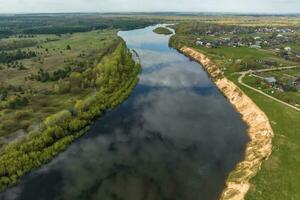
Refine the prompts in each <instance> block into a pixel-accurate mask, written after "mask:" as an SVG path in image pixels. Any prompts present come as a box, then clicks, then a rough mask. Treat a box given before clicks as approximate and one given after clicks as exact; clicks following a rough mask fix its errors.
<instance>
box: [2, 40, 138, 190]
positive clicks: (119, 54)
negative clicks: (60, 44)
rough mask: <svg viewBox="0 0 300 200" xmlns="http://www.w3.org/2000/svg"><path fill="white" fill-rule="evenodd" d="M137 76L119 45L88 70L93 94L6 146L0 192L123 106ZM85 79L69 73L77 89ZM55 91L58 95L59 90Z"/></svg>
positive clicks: (134, 65) (85, 75)
mask: <svg viewBox="0 0 300 200" xmlns="http://www.w3.org/2000/svg"><path fill="white" fill-rule="evenodd" d="M139 72H140V65H139V64H136V63H134V61H133V60H132V58H131V53H130V52H129V50H128V49H127V48H126V45H125V43H124V42H122V41H120V42H119V45H118V46H117V47H116V49H115V51H114V52H113V53H112V54H111V55H109V56H105V57H104V58H103V59H102V61H101V63H99V64H98V65H97V66H96V67H94V68H93V69H92V73H93V74H94V76H92V77H93V78H94V79H97V80H99V81H98V84H97V85H98V86H99V89H98V91H97V92H96V93H94V94H91V95H90V96H88V97H86V98H85V99H83V100H78V101H77V102H76V104H75V105H74V108H72V109H71V110H70V111H69V110H63V111H60V112H58V113H56V114H54V115H51V116H49V117H47V118H46V119H45V120H44V121H43V122H42V123H41V125H40V128H39V131H33V132H32V133H30V137H28V138H26V139H24V140H22V141H19V142H17V143H14V144H10V145H9V146H7V147H6V148H5V149H4V150H3V151H2V152H1V154H0V190H1V191H3V190H5V189H6V188H7V187H8V186H11V185H14V184H16V183H17V181H18V179H19V178H20V177H21V176H23V175H24V174H26V173H27V172H29V171H30V170H32V169H34V168H37V167H40V166H41V165H42V164H44V163H47V162H49V161H50V160H51V159H52V158H53V157H54V156H55V155H57V154H58V153H59V152H61V151H63V150H65V149H66V148H67V146H68V145H69V144H70V143H71V142H72V141H73V140H74V139H76V138H78V137H80V136H82V135H83V134H84V133H85V132H86V130H87V128H88V125H89V124H91V123H92V121H93V119H95V118H97V117H99V116H101V114H102V113H103V112H104V111H105V110H106V109H113V108H114V107H116V106H117V105H118V104H120V103H121V102H123V101H124V100H125V99H126V98H127V97H128V96H129V94H130V93H131V91H132V89H133V88H134V87H135V85H136V84H137V82H138V78H137V75H138V73H139ZM88 77H89V78H90V73H79V72H73V73H72V74H71V75H70V79H69V81H70V82H72V84H78V85H80V84H81V82H82V81H83V80H85V79H86V78H88ZM99 77H101V79H99ZM76 81H78V83H76ZM90 81H91V82H93V81H95V80H90ZM55 87H56V86H55ZM57 87H58V88H57V90H58V91H59V90H60V88H59V87H60V86H57Z"/></svg>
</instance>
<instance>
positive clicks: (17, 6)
mask: <svg viewBox="0 0 300 200" xmlns="http://www.w3.org/2000/svg"><path fill="white" fill-rule="evenodd" d="M0 4H1V6H0V12H1V13H11V12H117V11H122V12H128V11H149V12H151V11H194V12H195V11H199V12H201V11H213V12H214V11H216V12H268V13H274V12H276V13H299V12H300V1H299V0H252V1H248V0H211V1H207V0H164V1H163V0H0Z"/></svg>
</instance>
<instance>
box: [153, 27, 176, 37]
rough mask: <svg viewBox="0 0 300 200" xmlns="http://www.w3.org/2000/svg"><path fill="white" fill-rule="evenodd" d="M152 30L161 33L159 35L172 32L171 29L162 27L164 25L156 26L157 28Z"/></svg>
mask: <svg viewBox="0 0 300 200" xmlns="http://www.w3.org/2000/svg"><path fill="white" fill-rule="evenodd" d="M153 32H154V33H157V34H161V35H171V34H172V31H170V30H169V29H167V28H164V27H158V28H156V29H154V30H153Z"/></svg>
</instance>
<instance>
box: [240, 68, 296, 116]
mask: <svg viewBox="0 0 300 200" xmlns="http://www.w3.org/2000/svg"><path fill="white" fill-rule="evenodd" d="M294 68H299V66H290V67H280V68H272V69H261V70H249V71H245V72H239V73H238V74H241V76H240V77H239V78H238V82H239V83H240V84H241V85H243V86H245V87H247V88H249V89H251V90H253V91H255V92H258V93H260V94H261V95H264V96H265V97H268V98H270V99H272V100H274V101H276V102H278V103H281V104H283V105H285V106H288V107H290V108H292V109H294V110H297V111H300V108H298V107H296V106H293V105H291V104H289V103H286V102H284V101H282V100H280V99H277V98H275V97H273V96H271V95H268V94H266V93H265V92H263V91H261V90H258V89H256V88H254V87H251V86H250V85H248V84H246V83H244V82H243V78H244V77H245V76H246V75H247V74H251V73H253V72H267V71H278V70H286V69H294Z"/></svg>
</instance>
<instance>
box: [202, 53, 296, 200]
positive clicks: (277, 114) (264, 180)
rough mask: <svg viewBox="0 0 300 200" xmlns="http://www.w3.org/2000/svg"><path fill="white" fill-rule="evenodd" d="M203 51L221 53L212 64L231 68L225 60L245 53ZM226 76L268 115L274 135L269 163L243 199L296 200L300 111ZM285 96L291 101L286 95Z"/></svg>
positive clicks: (266, 163)
mask: <svg viewBox="0 0 300 200" xmlns="http://www.w3.org/2000/svg"><path fill="white" fill-rule="evenodd" d="M205 50H207V52H206V54H208V55H214V54H213V53H214V52H215V51H218V52H222V53H224V54H223V55H225V56H224V57H222V56H220V55H218V56H216V55H214V56H213V57H214V61H215V62H216V63H218V65H219V66H220V67H223V66H227V67H229V68H230V65H229V64H228V63H227V62H226V59H229V58H230V57H231V55H234V56H233V58H237V57H240V56H242V55H245V50H243V49H240V48H239V49H236V50H234V51H229V52H228V49H223V50H221V51H220V50H218V49H202V51H205ZM239 50H241V52H239ZM226 51H227V52H226ZM251 51H252V53H254V55H253V54H250V55H251V56H253V57H259V56H269V54H264V55H263V54H261V53H257V51H256V50H249V51H247V52H248V53H249V52H251ZM235 53H236V54H235ZM227 56H228V57H227ZM225 76H226V77H227V78H229V79H230V80H232V81H234V82H235V83H236V84H237V85H238V86H239V87H240V88H241V89H242V90H243V91H244V92H245V93H246V94H247V95H248V96H249V97H250V98H251V99H252V100H253V101H254V102H255V103H256V104H257V105H258V106H259V107H260V108H261V110H263V111H264V112H265V113H266V114H267V116H268V118H269V119H270V122H271V125H272V128H273V130H274V134H275V137H274V140H273V153H272V155H271V157H270V159H269V160H267V161H265V162H263V164H262V169H261V171H259V173H258V174H257V176H255V177H254V178H253V179H252V180H251V189H250V191H249V193H248V194H247V196H246V200H283V199H284V200H294V199H295V200H296V199H299V197H300V190H299V185H300V171H299V168H300V146H299V145H298V144H299V141H300V135H299V130H300V123H299V119H300V112H298V111H295V110H293V109H291V108H288V107H286V106H284V105H281V104H279V103H277V102H275V101H273V100H271V99H269V98H267V97H264V96H263V95H261V94H258V93H256V92H254V91H252V90H250V89H248V88H246V87H244V86H242V85H240V84H239V83H238V81H237V79H238V75H233V74H232V71H230V70H229V71H228V72H225ZM285 95H288V97H289V98H292V96H291V95H289V94H285ZM281 97H283V95H281ZM297 98H299V96H298V97H297Z"/></svg>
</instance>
